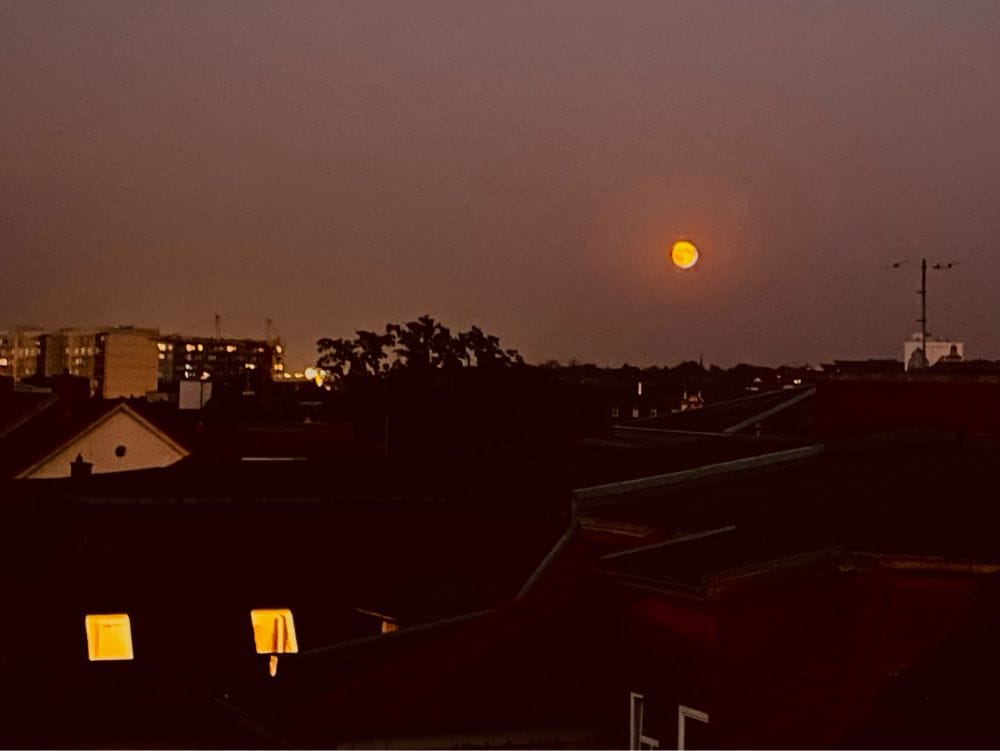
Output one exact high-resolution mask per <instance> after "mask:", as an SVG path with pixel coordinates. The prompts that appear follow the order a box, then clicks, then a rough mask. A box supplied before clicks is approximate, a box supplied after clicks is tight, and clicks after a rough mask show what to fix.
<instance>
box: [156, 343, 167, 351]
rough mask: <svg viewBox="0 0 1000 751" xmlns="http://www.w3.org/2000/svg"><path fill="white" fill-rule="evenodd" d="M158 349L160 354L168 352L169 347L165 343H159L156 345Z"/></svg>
mask: <svg viewBox="0 0 1000 751" xmlns="http://www.w3.org/2000/svg"><path fill="white" fill-rule="evenodd" d="M156 348H157V349H158V350H160V352H166V351H167V345H166V344H164V343H163V342H157V343H156Z"/></svg>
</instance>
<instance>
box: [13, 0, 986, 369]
mask: <svg viewBox="0 0 1000 751" xmlns="http://www.w3.org/2000/svg"><path fill="white" fill-rule="evenodd" d="M0 21H2V22H0V59H2V60H3V65H0V87H2V88H3V90H4V92H5V97H4V98H5V101H7V102H8V103H9V105H8V106H7V107H5V108H4V112H3V113H2V114H0V165H2V167H3V170H4V174H5V176H6V177H5V180H4V183H3V185H0V208H2V212H0V213H2V215H3V219H2V221H0V248H2V252H3V255H4V261H5V263H4V265H5V272H6V273H5V274H4V283H3V285H2V294H0V321H2V322H3V323H5V324H9V325H16V324H20V323H35V324H38V325H40V326H43V327H54V326H63V325H85V324H89V323H95V324H110V323H115V324H128V323H132V324H134V325H136V326H148V325H154V326H158V327H159V328H161V329H162V330H164V331H186V332H191V333H193V334H195V333H203V334H204V335H205V336H209V335H210V334H211V332H212V328H213V317H214V316H215V315H216V314H218V315H220V316H221V318H222V323H223V331H224V333H225V334H226V335H227V336H248V337H255V338H256V337H260V336H262V335H263V332H264V327H265V319H267V318H270V319H272V320H273V321H274V326H275V329H276V331H277V333H278V334H280V336H281V337H282V339H283V340H284V341H285V342H286V343H287V346H288V349H289V360H290V362H291V363H293V364H294V366H295V367H303V366H304V365H305V364H306V363H308V362H310V361H312V360H314V356H315V342H316V340H317V339H319V338H320V337H324V336H331V337H341V336H350V335H352V334H353V332H354V331H355V330H357V329H374V330H381V329H382V328H383V327H384V326H385V324H386V323H388V322H397V321H406V320H412V319H415V318H416V317H418V316H420V315H422V314H425V313H426V314H430V315H432V316H433V317H435V318H436V319H438V320H440V321H442V322H444V323H445V324H446V325H449V326H451V327H453V328H456V329H464V328H467V327H468V326H470V325H474V324H475V325H479V326H481V327H482V328H483V329H485V330H488V331H490V332H492V333H495V334H497V335H498V336H500V338H501V341H502V342H503V343H504V344H505V346H510V347H514V348H517V349H518V350H519V351H520V352H521V353H522V354H523V355H524V356H525V358H526V359H527V360H528V361H531V362H541V361H544V360H547V359H550V358H552V359H558V360H560V361H563V362H566V361H568V360H569V359H570V358H574V357H575V358H577V359H578V360H580V361H582V362H587V361H591V362H596V363H599V364H606V365H619V364H621V363H622V362H626V361H627V362H629V363H632V364H638V365H652V364H672V363H676V362H680V361H682V360H691V359H698V357H699V356H703V357H704V359H705V361H706V362H713V363H718V364H720V365H723V366H728V365H732V364H735V363H736V362H740V361H744V362H751V363H756V364H762V365H780V364H783V363H790V364H799V363H804V362H810V363H813V364H815V363H818V362H822V361H826V360H830V359H833V358H835V357H843V358H852V357H854V358H865V357H886V356H889V357H896V356H898V353H899V349H900V344H901V343H902V342H903V341H904V340H905V339H907V338H908V337H909V336H910V335H911V334H912V333H913V332H914V331H916V330H917V329H918V324H917V323H916V320H915V319H916V318H917V317H918V314H919V308H918V298H917V295H916V294H915V293H916V290H917V288H918V286H919V273H918V265H919V259H920V258H921V257H925V256H926V257H927V258H929V259H934V260H939V261H942V262H955V263H956V265H955V266H954V268H952V269H950V270H949V271H948V272H947V273H943V274H935V275H933V276H932V278H931V279H930V281H929V285H930V295H929V320H930V329H931V331H932V332H933V333H939V334H943V335H946V336H948V337H950V338H952V339H955V340H960V341H964V342H966V344H967V347H968V353H969V356H970V357H985V358H990V359H996V358H998V357H1000V332H997V330H996V325H995V322H996V321H997V320H998V317H1000V301H998V299H1000V296H998V295H996V294H995V279H996V278H997V272H998V271H1000V254H997V253H996V252H995V248H996V247H997V244H998V242H1000V219H997V218H996V217H995V215H993V213H992V212H991V209H992V206H993V204H995V203H996V197H997V190H998V188H997V185H1000V181H998V179H997V178H998V177H1000V144H998V143H997V142H996V139H995V138H994V137H993V134H994V133H995V132H996V130H997V126H998V125H1000V102H998V100H996V99H995V98H993V97H991V96H990V93H991V92H992V91H995V90H996V86H997V84H998V83H1000V70H998V66H997V64H996V60H995V49H996V46H997V43H998V42H1000V39H998V38H997V35H998V32H997V29H1000V8H998V7H997V6H996V5H995V4H992V3H973V2H970V3H963V4H961V5H960V6H942V5H940V4H939V3H932V2H910V3H905V4H895V5H892V6H888V5H887V6H879V7H872V6H869V5H867V4H864V3H837V4H822V3H803V4H796V5H788V4H785V3H777V2H768V3H757V4H754V5H753V6H749V5H742V4H728V3H718V2H712V3H684V2H678V3H671V4H659V3H646V2H637V3H633V4H629V5H627V6H625V7H621V8H618V7H612V6H609V5H607V4H605V3H598V2H579V3H571V4H570V3H557V2H550V3H546V4H541V5H537V6H534V7H532V8H531V9H524V8H517V7H494V6H493V5H491V4H474V5H470V4H467V3H453V2H435V3H430V4H427V5H422V6H420V7H392V8H391V11H390V9H387V8H380V7H367V6H364V5H361V4H358V5H339V4H330V3H299V4H294V5H277V4H268V3H252V2H248V3H240V4H235V5H222V4H218V5H210V6H202V5H197V4H171V5H170V6H163V7H161V6H155V5H153V6H136V5H132V4H128V3H117V2H101V3H88V4H86V5H80V6H77V5H73V4H68V3H67V4H56V5H45V6H43V5H36V4H19V3H2V4H0ZM682 237H684V238H689V239H691V240H693V241H695V242H696V244H697V245H698V247H699V250H700V252H701V256H700V259H699V263H698V265H697V267H695V268H692V269H690V270H688V271H685V272H682V271H679V270H677V269H675V268H673V267H672V266H671V265H670V263H669V260H668V254H669V250H670V246H671V244H672V243H673V242H674V241H675V240H676V239H678V238H682ZM902 260H908V261H909V264H908V266H907V267H905V269H904V270H903V271H900V270H897V269H893V268H892V264H894V263H897V262H899V261H902ZM906 269H908V270H906Z"/></svg>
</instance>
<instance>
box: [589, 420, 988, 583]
mask: <svg viewBox="0 0 1000 751" xmlns="http://www.w3.org/2000/svg"><path fill="white" fill-rule="evenodd" d="M998 462H1000V444H998V443H997V442H995V441H987V440H983V441H972V440H967V441H966V442H965V443H963V444H959V443H958V442H957V441H956V440H955V438H954V436H952V435H945V434H937V433H927V434H901V435H893V436H884V437H881V438H878V439H869V440H855V441H849V442H843V443H834V444H830V445H828V446H827V450H826V451H824V452H821V453H817V454H815V455H813V456H811V457H809V458H807V459H802V460H797V461H791V462H787V463H784V464H774V465H771V466H766V467H762V468H757V469H755V468H746V469H743V468H740V469H739V471H734V472H731V473H728V474H726V473H721V474H715V475H713V476H711V477H705V478H703V479H701V478H698V477H692V478H690V480H687V481H685V482H683V483H678V484H673V485H665V486H663V487H662V488H661V489H659V490H656V491H652V492H647V493H644V494H635V495H632V496H631V497H629V496H623V497H620V498H618V499H616V502H615V503H609V504H605V505H602V506H599V507H594V508H587V509H586V510H584V511H582V512H581V513H582V514H584V515H585V519H584V521H585V522H586V521H587V520H594V521H596V522H603V523H604V524H605V525H612V524H614V523H618V524H630V525H634V526H642V527H646V528H652V529H658V530H661V531H665V532H670V533H671V534H685V533H692V532H697V531H701V530H713V529H722V528H726V527H730V526H731V527H735V531H734V532H732V533H730V534H727V535H719V536H717V537H712V538H705V539H700V540H697V541H695V542H691V543H688V544H685V545H684V546H678V547H677V548H676V549H671V548H670V547H663V548H659V549H652V550H643V551H638V552H637V553H636V554H635V555H634V556H632V557H620V558H617V559H615V561H614V563H613V565H610V566H609V568H611V569H612V570H614V571H616V572H618V573H620V574H623V575H629V576H633V575H634V576H638V577H643V578H648V579H662V580H663V581H664V582H667V581H668V580H677V577H679V576H680V577H681V578H682V579H685V580H686V581H688V582H696V581H700V578H699V577H701V576H703V575H707V574H710V573H712V572H713V571H718V570H719V567H720V566H721V567H724V565H726V562H727V561H728V562H729V563H732V564H733V565H736V563H738V561H737V560H736V559H738V558H740V556H743V557H744V558H745V560H744V559H741V560H742V562H743V563H748V562H751V561H752V560H753V559H757V560H759V561H765V560H768V559H771V558H778V557H780V556H783V555H790V554H794V553H796V552H803V551H807V550H810V549H812V550H818V549H823V548H827V547H835V546H847V547H851V548H854V549H860V550H866V551H870V552H880V553H900V554H903V553H906V554H915V555H942V556H951V557H956V556H957V557H962V558H972V559H975V558H986V559H994V558H998V557H1000V547H998V546H997V545H996V541H995V535H993V530H995V529H996V528H997V525H998V524H1000V508H998V507H997V505H996V503H994V501H993V499H995V498H997V497H1000V476H998V475H997V473H996V471H995V467H996V465H997V463H998ZM731 558H732V560H730V559H731ZM712 567H714V568H712ZM664 577H666V578H664Z"/></svg>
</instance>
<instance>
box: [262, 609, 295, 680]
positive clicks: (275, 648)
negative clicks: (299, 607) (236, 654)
mask: <svg viewBox="0 0 1000 751" xmlns="http://www.w3.org/2000/svg"><path fill="white" fill-rule="evenodd" d="M250 622H251V623H252V624H253V641H254V647H255V649H256V650H257V654H259V655H271V659H270V664H269V665H268V672H269V673H270V674H271V675H272V676H274V675H275V674H276V673H277V672H278V655H283V654H294V653H295V652H298V651H299V643H298V641H297V640H296V638H295V620H294V619H293V618H292V611H291V610H289V609H288V608H269V609H261V610H251V611H250Z"/></svg>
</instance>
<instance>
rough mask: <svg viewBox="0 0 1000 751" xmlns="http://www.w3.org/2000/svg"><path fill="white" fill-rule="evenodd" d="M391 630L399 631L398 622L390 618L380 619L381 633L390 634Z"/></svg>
mask: <svg viewBox="0 0 1000 751" xmlns="http://www.w3.org/2000/svg"><path fill="white" fill-rule="evenodd" d="M393 631H399V624H398V623H396V621H394V620H392V619H390V618H383V619H382V633H383V634H391V633H392V632H393Z"/></svg>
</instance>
